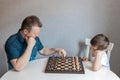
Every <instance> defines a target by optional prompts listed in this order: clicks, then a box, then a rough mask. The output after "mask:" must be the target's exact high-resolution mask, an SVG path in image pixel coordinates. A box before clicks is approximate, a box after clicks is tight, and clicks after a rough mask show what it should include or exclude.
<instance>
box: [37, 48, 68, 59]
mask: <svg viewBox="0 0 120 80" xmlns="http://www.w3.org/2000/svg"><path fill="white" fill-rule="evenodd" d="M39 53H41V54H43V55H51V54H55V53H58V54H59V55H60V56H62V57H65V56H66V51H65V50H64V49H61V48H43V49H42V50H40V51H39Z"/></svg>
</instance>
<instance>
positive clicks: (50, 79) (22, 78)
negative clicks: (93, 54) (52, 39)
mask: <svg viewBox="0 0 120 80" xmlns="http://www.w3.org/2000/svg"><path fill="white" fill-rule="evenodd" d="M47 60H48V59H47V58H44V59H37V60H34V61H31V62H29V63H28V64H27V66H26V67H25V68H24V70H23V71H21V72H15V71H13V70H10V71H8V72H7V73H6V74H5V75H3V76H2V78H1V80H120V78H119V77H118V76H117V75H116V74H114V73H113V72H112V71H110V70H108V69H107V68H105V67H102V69H101V70H99V71H97V72H93V71H92V70H91V69H90V67H91V63H90V62H83V65H84V69H85V74H58V73H45V72H44V70H45V67H46V64H47Z"/></svg>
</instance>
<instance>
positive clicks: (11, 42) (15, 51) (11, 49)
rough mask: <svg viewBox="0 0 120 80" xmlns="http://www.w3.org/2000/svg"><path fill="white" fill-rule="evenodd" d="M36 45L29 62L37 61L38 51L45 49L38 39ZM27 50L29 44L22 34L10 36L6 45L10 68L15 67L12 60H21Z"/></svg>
mask: <svg viewBox="0 0 120 80" xmlns="http://www.w3.org/2000/svg"><path fill="white" fill-rule="evenodd" d="M35 40H36V44H35V46H34V47H33V50H32V53H31V56H30V59H29V61H31V60H35V59H36V55H37V51H39V50H41V49H43V45H42V43H41V41H40V39H39V38H38V37H36V38H35ZM26 48H27V43H26V41H25V39H24V38H23V36H22V35H21V33H20V32H18V33H16V34H14V35H12V36H10V37H9V38H8V40H7V41H6V44H5V51H6V54H7V59H8V67H9V69H12V68H13V66H12V64H11V63H10V60H12V59H17V58H19V57H20V56H21V55H22V54H23V53H24V51H25V49H26Z"/></svg>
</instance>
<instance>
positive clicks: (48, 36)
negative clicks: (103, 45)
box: [0, 0, 120, 76]
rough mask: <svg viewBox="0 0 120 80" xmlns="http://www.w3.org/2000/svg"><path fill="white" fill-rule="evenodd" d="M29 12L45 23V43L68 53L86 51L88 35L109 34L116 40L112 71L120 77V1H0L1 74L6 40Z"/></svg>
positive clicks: (4, 68)
mask: <svg viewBox="0 0 120 80" xmlns="http://www.w3.org/2000/svg"><path fill="white" fill-rule="evenodd" d="M29 15H36V16H38V17H39V18H40V20H41V22H42V23H43V28H42V30H41V32H40V35H39V37H40V39H41V41H42V43H43V45H44V46H45V47H59V48H64V49H65V50H66V51H67V53H68V56H76V55H79V54H80V53H84V50H85V49H84V47H83V46H82V45H80V44H81V43H83V42H84V40H85V38H87V37H88V38H92V37H93V36H95V35H96V34H99V33H103V34H105V35H106V36H108V37H109V39H110V41H111V42H114V43H115V46H114V48H113V51H112V55H111V59H110V63H111V70H112V71H113V72H115V73H116V74H117V75H119V76H120V62H119V61H120V0H0V76H2V75H3V74H4V73H5V72H6V59H5V52H4V44H5V41H6V40H7V38H8V37H9V36H10V35H12V34H14V33H16V32H17V31H18V29H19V28H20V26H21V23H22V20H23V19H24V18H25V17H27V16H29ZM37 58H41V56H40V55H38V56H37Z"/></svg>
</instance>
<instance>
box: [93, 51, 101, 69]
mask: <svg viewBox="0 0 120 80" xmlns="http://www.w3.org/2000/svg"><path fill="white" fill-rule="evenodd" d="M101 56H102V53H101V52H100V51H97V53H96V57H95V61H94V63H93V65H92V69H93V71H98V70H99V69H100V68H101V67H102V64H101Z"/></svg>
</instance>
